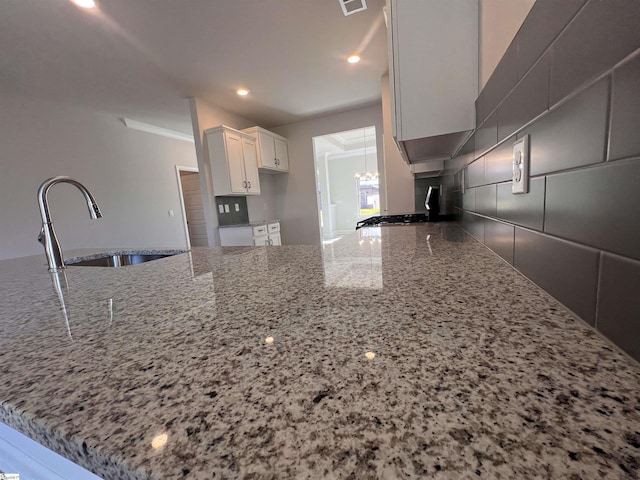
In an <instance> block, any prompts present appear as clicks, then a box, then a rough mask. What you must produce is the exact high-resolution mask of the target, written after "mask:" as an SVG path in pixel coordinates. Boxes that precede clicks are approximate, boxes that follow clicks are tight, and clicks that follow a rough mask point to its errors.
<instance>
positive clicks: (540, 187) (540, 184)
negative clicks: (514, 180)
mask: <svg viewBox="0 0 640 480" xmlns="http://www.w3.org/2000/svg"><path fill="white" fill-rule="evenodd" d="M544 194H545V178H544V177H538V178H532V179H530V180H529V193H525V194H518V195H514V194H513V193H511V182H508V183H500V184H498V192H497V213H496V216H497V217H498V218H500V219H502V220H506V221H508V222H511V223H515V224H516V225H522V226H524V227H529V228H532V229H534V230H540V231H542V226H543V222H544Z"/></svg>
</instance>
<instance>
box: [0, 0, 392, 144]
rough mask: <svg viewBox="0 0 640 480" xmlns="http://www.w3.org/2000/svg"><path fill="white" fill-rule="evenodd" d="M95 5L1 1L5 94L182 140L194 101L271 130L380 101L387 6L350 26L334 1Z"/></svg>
mask: <svg viewBox="0 0 640 480" xmlns="http://www.w3.org/2000/svg"><path fill="white" fill-rule="evenodd" d="M96 2H97V3H98V8H97V9H94V10H91V11H87V10H82V9H79V8H77V7H76V6H74V5H72V4H71V3H69V1H68V0H0V45H2V47H1V52H2V54H1V55H0V93H6V92H9V93H19V94H24V95H28V96H33V97H37V98H41V99H44V100H50V101H54V102H60V103H64V104H70V105H75V106H79V107H83V108H89V109H92V110H94V111H100V112H105V113H109V114H114V115H117V116H124V117H129V118H132V119H135V120H139V121H143V122H147V123H152V124H155V125H159V126H162V127H166V128H171V129H175V130H178V131H181V132H185V133H190V132H191V124H190V116H189V110H188V102H187V101H186V99H187V98H188V97H192V96H195V97H199V98H202V99H205V100H208V101H210V102H212V103H214V104H216V105H218V106H220V107H222V108H224V109H226V110H229V111H231V112H234V113H237V114H239V115H241V116H244V117H246V118H249V119H251V120H253V121H254V122H256V123H257V124H259V125H261V126H263V127H265V128H270V127H274V126H278V125H283V124H287V123H291V122H295V121H298V120H302V119H304V118H308V117H313V116H318V115H323V114H327V113H331V112H336V111H340V110H346V109H349V108H353V107H357V106H361V105H367V104H371V103H374V102H376V101H379V99H380V77H381V76H382V75H383V74H384V73H385V72H386V71H387V69H388V62H387V45H386V28H385V26H384V21H383V17H382V7H383V4H384V0H367V6H368V9H367V10H366V11H363V12H359V13H354V14H352V15H350V16H348V17H345V16H344V15H343V13H342V9H341V6H340V2H339V0H316V1H312V0H306V1H301V0H96ZM353 52H359V53H361V55H362V61H361V62H360V63H357V64H353V65H352V64H349V63H347V62H346V56H347V55H348V54H350V53H353ZM240 86H244V87H247V88H248V89H249V90H250V94H249V95H248V96H247V97H244V98H242V97H238V96H237V95H236V94H235V89H236V88H238V87H240Z"/></svg>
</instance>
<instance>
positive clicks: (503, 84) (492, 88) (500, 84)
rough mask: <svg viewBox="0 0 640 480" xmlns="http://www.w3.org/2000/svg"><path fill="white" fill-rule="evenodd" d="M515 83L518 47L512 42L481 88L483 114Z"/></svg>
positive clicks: (488, 111) (516, 81) (490, 109)
mask: <svg viewBox="0 0 640 480" xmlns="http://www.w3.org/2000/svg"><path fill="white" fill-rule="evenodd" d="M516 83H518V47H517V45H516V44H515V42H514V43H512V44H511V45H510V46H509V47H508V48H507V50H506V51H505V53H504V55H503V56H502V59H501V60H500V62H499V63H498V65H497V66H496V68H495V70H494V71H493V73H492V74H491V77H489V80H487V84H486V85H485V86H484V88H483V89H482V94H483V103H482V108H483V109H484V111H483V113H485V116H486V115H488V114H489V113H491V112H492V111H493V110H494V109H495V108H496V107H497V106H498V104H499V103H500V102H501V101H502V99H503V98H505V97H506V96H507V95H508V94H509V92H510V91H511V90H512V89H513V87H515V86H516Z"/></svg>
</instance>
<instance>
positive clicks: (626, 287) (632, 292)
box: [596, 253, 640, 360]
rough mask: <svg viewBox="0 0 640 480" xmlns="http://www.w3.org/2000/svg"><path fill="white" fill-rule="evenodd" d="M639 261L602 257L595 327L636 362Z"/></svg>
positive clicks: (639, 344)
mask: <svg viewBox="0 0 640 480" xmlns="http://www.w3.org/2000/svg"><path fill="white" fill-rule="evenodd" d="M639 315H640V262H637V261H634V260H630V259H627V258H624V257H618V256H616V255H610V254H607V253H605V254H603V256H602V266H601V270H600V287H599V293H598V316H597V324H596V328H597V329H598V330H600V331H601V332H602V333H603V334H605V335H606V336H607V337H609V339H611V341H613V342H614V343H615V344H616V345H618V346H619V347H620V348H622V349H623V350H624V351H625V352H627V353H628V354H629V355H631V356H632V357H633V358H635V359H636V360H640V316H639Z"/></svg>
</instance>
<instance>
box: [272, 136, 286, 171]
mask: <svg viewBox="0 0 640 480" xmlns="http://www.w3.org/2000/svg"><path fill="white" fill-rule="evenodd" d="M274 140H275V142H274V143H275V155H276V158H277V159H278V168H279V169H280V170H289V152H288V151H287V142H285V141H284V140H280V139H279V138H274Z"/></svg>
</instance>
